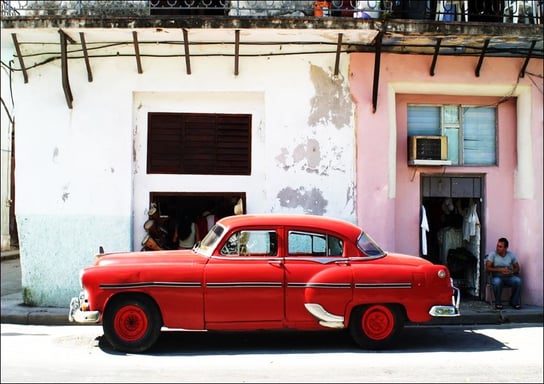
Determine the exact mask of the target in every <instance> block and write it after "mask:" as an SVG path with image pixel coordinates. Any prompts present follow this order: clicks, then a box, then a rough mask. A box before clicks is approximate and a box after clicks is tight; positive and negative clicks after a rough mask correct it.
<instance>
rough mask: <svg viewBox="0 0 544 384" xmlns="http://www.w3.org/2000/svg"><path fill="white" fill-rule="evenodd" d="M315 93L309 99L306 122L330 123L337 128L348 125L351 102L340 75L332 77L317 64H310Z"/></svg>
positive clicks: (314, 124)
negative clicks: (308, 113) (308, 111)
mask: <svg viewBox="0 0 544 384" xmlns="http://www.w3.org/2000/svg"><path fill="white" fill-rule="evenodd" d="M310 78H311V83H312V84H313V86H314V90H315V95H314V96H313V97H312V98H311V99H310V115H309V116H308V124H309V125H310V126H317V125H319V124H325V125H328V124H332V125H334V126H335V127H336V128H337V129H341V128H344V127H349V126H350V122H351V119H352V115H353V113H352V108H353V104H352V102H351V98H350V95H349V90H348V89H347V86H345V85H344V84H345V82H344V79H343V77H342V76H338V77H333V76H332V75H331V74H328V73H327V72H325V71H324V70H323V68H321V67H319V66H317V65H310Z"/></svg>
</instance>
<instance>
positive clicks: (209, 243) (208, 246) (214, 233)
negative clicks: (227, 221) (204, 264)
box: [195, 224, 225, 256]
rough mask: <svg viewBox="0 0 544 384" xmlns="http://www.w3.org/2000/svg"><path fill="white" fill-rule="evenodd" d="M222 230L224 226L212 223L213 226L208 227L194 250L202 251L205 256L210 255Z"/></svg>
mask: <svg viewBox="0 0 544 384" xmlns="http://www.w3.org/2000/svg"><path fill="white" fill-rule="evenodd" d="M224 231H225V228H223V227H222V226H220V225H218V224H216V225H214V226H213V228H212V229H210V231H209V232H208V234H207V235H206V236H204V238H203V239H202V241H200V242H199V243H198V245H197V246H196V247H195V251H196V252H198V253H202V254H204V255H206V256H211V255H212V252H213V250H214V249H215V247H216V246H217V243H218V242H219V240H220V239H221V235H222V234H223V232H224Z"/></svg>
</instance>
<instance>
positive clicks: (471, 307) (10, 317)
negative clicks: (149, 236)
mask: <svg viewBox="0 0 544 384" xmlns="http://www.w3.org/2000/svg"><path fill="white" fill-rule="evenodd" d="M1 257H2V289H1V295H2V312H1V315H2V316H1V317H2V321H1V322H2V323H11V324H26V325H70V324H71V325H75V323H70V322H69V321H68V304H69V303H66V307H65V308H52V307H30V306H27V305H24V304H23V294H22V286H21V266H20V263H19V252H18V251H8V252H2V253H1ZM460 307H461V308H460V309H461V316H458V317H452V318H435V319H433V320H431V321H430V322H429V323H426V325H475V324H503V323H536V324H540V325H542V323H543V308H542V307H538V306H532V305H524V306H523V307H522V308H521V309H520V310H516V309H513V308H510V307H509V306H505V307H504V309H503V310H501V311H497V310H495V308H494V307H493V306H491V305H490V304H488V303H486V302H484V301H480V300H471V299H463V298H461V306H460Z"/></svg>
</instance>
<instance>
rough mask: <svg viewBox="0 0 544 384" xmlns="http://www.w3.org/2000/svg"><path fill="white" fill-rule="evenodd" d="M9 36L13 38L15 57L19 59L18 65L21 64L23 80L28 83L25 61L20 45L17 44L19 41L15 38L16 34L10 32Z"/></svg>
mask: <svg viewBox="0 0 544 384" xmlns="http://www.w3.org/2000/svg"><path fill="white" fill-rule="evenodd" d="M11 38H12V39H13V44H14V45H15V51H16V52H17V59H19V65H20V66H21V71H22V72H23V79H24V80H25V83H28V73H27V72H26V67H25V62H24V61H23V55H22V53H21V46H20V45H19V41H18V40H17V35H16V34H15V33H12V34H11Z"/></svg>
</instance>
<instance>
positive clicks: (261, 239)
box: [221, 230, 278, 256]
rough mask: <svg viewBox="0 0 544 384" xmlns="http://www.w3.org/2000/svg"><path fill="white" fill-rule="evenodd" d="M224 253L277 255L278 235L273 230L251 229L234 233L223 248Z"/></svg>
mask: <svg viewBox="0 0 544 384" xmlns="http://www.w3.org/2000/svg"><path fill="white" fill-rule="evenodd" d="M221 254H222V255H231V256H236V255H237V256H276V255H277V254H278V235H277V233H276V231H273V230H250V231H239V232H235V233H233V234H232V235H231V236H230V237H229V239H228V240H227V242H226V243H225V245H223V248H222V249H221Z"/></svg>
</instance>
